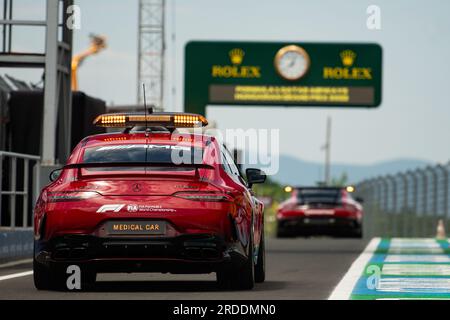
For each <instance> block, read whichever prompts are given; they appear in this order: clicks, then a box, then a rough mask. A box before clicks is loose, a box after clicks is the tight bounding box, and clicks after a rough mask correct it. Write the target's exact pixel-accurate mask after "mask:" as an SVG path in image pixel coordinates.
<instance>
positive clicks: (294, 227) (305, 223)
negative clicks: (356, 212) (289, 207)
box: [278, 216, 361, 235]
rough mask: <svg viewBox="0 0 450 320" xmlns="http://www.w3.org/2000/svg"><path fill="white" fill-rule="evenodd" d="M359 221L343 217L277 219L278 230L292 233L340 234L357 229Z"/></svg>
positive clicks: (358, 228) (359, 226)
mask: <svg viewBox="0 0 450 320" xmlns="http://www.w3.org/2000/svg"><path fill="white" fill-rule="evenodd" d="M360 228H361V222H360V221H358V220H357V219H355V218H344V217H330V216H326V217H305V216H302V217H290V218H286V219H278V230H279V232H281V233H287V234H292V235H340V234H348V233H353V232H356V231H359V230H360Z"/></svg>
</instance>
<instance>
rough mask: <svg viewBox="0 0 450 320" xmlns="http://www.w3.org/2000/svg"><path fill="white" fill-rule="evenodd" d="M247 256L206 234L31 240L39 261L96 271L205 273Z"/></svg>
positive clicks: (242, 251)
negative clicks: (77, 265)
mask: <svg viewBox="0 0 450 320" xmlns="http://www.w3.org/2000/svg"><path fill="white" fill-rule="evenodd" d="M246 259H247V256H246V254H245V250H244V249H243V248H242V246H240V245H239V243H238V242H233V243H226V242H225V241H224V240H223V238H221V237H219V236H215V235H210V234H196V235H181V236H177V237H172V238H153V239H152V238H149V237H145V238H143V237H139V238H138V237H134V238H133V237H114V238H100V237H96V236H92V235H65V236H60V237H56V238H53V239H51V240H50V241H41V240H37V241H35V260H36V262H38V263H41V264H43V265H47V266H48V265H50V264H51V265H67V264H83V265H89V266H90V267H92V269H93V270H95V271H96V272H170V273H209V272H214V271H217V270H220V269H223V268H227V267H228V266H236V265H240V264H242V263H244V262H245V261H246Z"/></svg>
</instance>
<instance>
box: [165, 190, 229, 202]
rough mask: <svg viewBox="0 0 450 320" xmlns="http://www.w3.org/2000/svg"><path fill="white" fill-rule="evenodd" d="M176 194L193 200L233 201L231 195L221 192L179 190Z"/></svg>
mask: <svg viewBox="0 0 450 320" xmlns="http://www.w3.org/2000/svg"><path fill="white" fill-rule="evenodd" d="M174 196H175V197H179V198H183V199H187V200H193V201H211V202H221V201H231V198H230V196H228V195H226V194H224V193H220V192H177V193H175V194H174Z"/></svg>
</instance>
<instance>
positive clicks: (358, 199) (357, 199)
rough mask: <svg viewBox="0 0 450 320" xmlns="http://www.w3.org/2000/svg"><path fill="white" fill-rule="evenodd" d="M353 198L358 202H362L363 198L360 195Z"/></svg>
mask: <svg viewBox="0 0 450 320" xmlns="http://www.w3.org/2000/svg"><path fill="white" fill-rule="evenodd" d="M355 200H356V201H358V202H359V203H364V199H363V198H361V197H356V198H355Z"/></svg>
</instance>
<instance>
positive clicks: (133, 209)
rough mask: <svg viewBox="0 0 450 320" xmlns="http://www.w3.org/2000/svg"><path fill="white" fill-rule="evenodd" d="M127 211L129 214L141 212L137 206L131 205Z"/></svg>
mask: <svg viewBox="0 0 450 320" xmlns="http://www.w3.org/2000/svg"><path fill="white" fill-rule="evenodd" d="M127 211H128V212H138V211H139V206H138V205H137V204H129V205H128V206H127Z"/></svg>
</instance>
